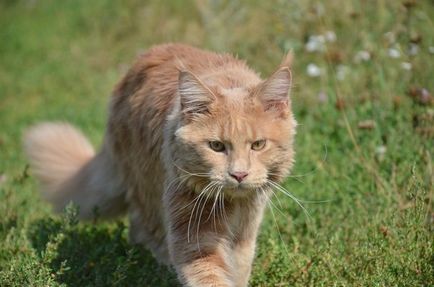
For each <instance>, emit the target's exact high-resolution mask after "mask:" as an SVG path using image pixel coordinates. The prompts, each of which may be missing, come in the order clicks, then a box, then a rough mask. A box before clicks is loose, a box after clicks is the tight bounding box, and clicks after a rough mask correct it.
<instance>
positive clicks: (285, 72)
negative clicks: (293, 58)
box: [259, 67, 291, 111]
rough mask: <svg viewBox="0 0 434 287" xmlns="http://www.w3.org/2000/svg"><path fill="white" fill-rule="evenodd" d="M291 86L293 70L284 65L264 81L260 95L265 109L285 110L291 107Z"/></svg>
mask: <svg viewBox="0 0 434 287" xmlns="http://www.w3.org/2000/svg"><path fill="white" fill-rule="evenodd" d="M290 88H291V70H289V68H288V67H282V68H280V69H279V70H277V71H276V72H275V73H274V74H273V75H271V77H270V78H268V79H267V80H266V81H265V82H263V83H262V85H261V86H260V89H259V97H260V99H261V101H262V103H263V105H264V107H265V110H270V109H274V110H275V109H278V110H280V111H283V110H284V109H286V110H287V109H288V107H289V95H288V94H289V90H290Z"/></svg>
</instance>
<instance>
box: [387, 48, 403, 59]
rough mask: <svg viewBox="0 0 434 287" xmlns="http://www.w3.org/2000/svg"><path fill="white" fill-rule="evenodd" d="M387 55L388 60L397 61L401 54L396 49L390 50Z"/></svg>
mask: <svg viewBox="0 0 434 287" xmlns="http://www.w3.org/2000/svg"><path fill="white" fill-rule="evenodd" d="M387 54H388V55H389V57H390V58H393V59H398V58H400V57H401V52H400V51H399V50H398V49H396V48H390V49H389V50H387Z"/></svg>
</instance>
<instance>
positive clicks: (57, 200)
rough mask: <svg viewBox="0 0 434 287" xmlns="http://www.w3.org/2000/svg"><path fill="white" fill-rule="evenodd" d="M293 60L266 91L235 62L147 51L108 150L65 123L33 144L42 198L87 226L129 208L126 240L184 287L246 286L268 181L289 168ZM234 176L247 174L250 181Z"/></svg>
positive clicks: (127, 85)
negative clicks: (169, 269)
mask: <svg viewBox="0 0 434 287" xmlns="http://www.w3.org/2000/svg"><path fill="white" fill-rule="evenodd" d="M291 57H292V56H291V55H288V56H287V57H286V58H285V60H284V61H283V63H282V65H281V67H280V69H278V71H277V72H276V73H274V74H273V76H271V77H270V78H269V79H268V80H265V81H264V80H262V79H261V78H260V77H259V76H258V74H257V73H255V72H254V71H252V70H251V69H250V68H249V67H248V66H247V65H246V63H245V62H243V61H241V60H238V59H236V58H234V57H232V56H231V55H228V54H216V53H212V52H208V51H203V50H199V49H196V48H193V47H190V46H186V45H181V44H166V45H160V46H156V47H153V48H151V49H150V50H148V51H147V52H146V53H145V54H143V55H142V56H140V58H139V59H138V60H137V61H136V63H135V64H134V65H133V66H132V68H131V69H130V70H129V72H128V73H127V75H126V76H125V77H124V78H123V79H122V80H121V81H120V83H119V84H118V85H117V86H116V88H115V90H114V92H113V96H112V101H111V105H110V114H109V118H108V124H107V131H106V134H105V139H104V144H103V147H102V149H101V150H100V152H98V153H97V154H95V153H94V151H93V149H92V147H91V145H90V144H89V142H88V141H87V140H86V139H85V137H84V136H83V135H82V134H81V133H80V132H79V131H77V130H76V129H74V128H73V127H71V126H70V125H67V124H58V123H45V124H40V125H37V126H35V127H33V128H32V129H30V131H29V132H28V133H27V134H26V137H25V149H26V152H27V154H28V156H29V158H30V163H31V166H32V169H33V172H34V174H35V175H36V177H37V178H39V180H40V182H41V188H42V193H43V195H44V196H45V198H47V200H49V201H50V202H51V203H53V205H54V207H55V210H57V211H59V210H61V209H62V208H63V207H64V206H65V205H66V204H67V203H68V202H71V201H72V202H74V203H76V204H77V205H78V206H79V207H80V216H81V218H84V219H87V218H92V216H93V215H94V214H95V213H97V214H100V215H102V216H104V217H110V216H114V215H117V214H121V213H122V212H123V211H125V209H126V208H128V215H129V220H130V240H131V241H132V242H133V243H141V244H144V245H146V246H147V247H148V248H149V249H150V250H151V252H152V253H153V255H154V256H155V258H156V259H157V260H158V261H159V262H161V263H164V264H167V265H172V266H173V267H174V268H175V270H176V272H177V274H178V278H179V280H180V281H181V283H182V284H184V285H185V286H193V287H199V286H201V287H205V286H226V287H227V286H233V287H235V286H237V287H242V286H247V284H248V279H249V275H250V271H251V263H252V260H253V258H254V253H255V242H256V236H257V232H258V229H259V225H260V223H261V220H262V216H263V211H264V208H265V206H266V202H267V200H268V197H269V196H270V194H271V192H270V185H269V182H272V183H273V185H274V184H277V183H278V182H281V181H282V180H283V179H284V178H285V176H286V175H287V174H288V173H289V171H290V169H291V167H292V164H293V158H294V152H293V137H294V134H295V125H296V123H295V120H294V118H293V114H292V111H291V107H290V105H291V103H290V101H289V100H288V92H289V88H290V81H291V74H290V70H289V65H290V63H291ZM180 67H181V68H182V69H180ZM258 140H264V142H265V140H266V142H267V143H266V144H265V145H264V148H263V150H261V151H255V150H253V149H252V148H251V147H252V144H253V143H254V142H256V141H258ZM210 141H221V142H225V145H227V148H228V150H227V151H226V153H218V152H216V151H215V150H212V149H210V146H209V144H208V143H209V142H210ZM237 172H242V173H245V174H248V176H247V177H246V178H245V179H244V180H243V182H242V183H239V182H238V181H236V180H235V179H234V178H233V177H232V175H233V174H236V173H237Z"/></svg>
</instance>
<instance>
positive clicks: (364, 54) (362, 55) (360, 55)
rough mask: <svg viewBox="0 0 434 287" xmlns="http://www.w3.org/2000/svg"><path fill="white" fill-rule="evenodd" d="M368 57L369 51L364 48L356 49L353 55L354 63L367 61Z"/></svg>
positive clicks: (369, 56)
mask: <svg viewBox="0 0 434 287" xmlns="http://www.w3.org/2000/svg"><path fill="white" fill-rule="evenodd" d="M370 59H371V53H369V52H368V51H365V50H362V51H358V52H357V53H356V55H355V56H354V62H356V63H361V62H367V61H369V60H370Z"/></svg>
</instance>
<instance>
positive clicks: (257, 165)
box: [176, 70, 296, 195]
mask: <svg viewBox="0 0 434 287" xmlns="http://www.w3.org/2000/svg"><path fill="white" fill-rule="evenodd" d="M281 73H282V74H281V75H277V76H276V77H277V79H274V81H275V82H276V83H274V82H273V83H267V82H268V81H270V80H272V79H269V80H268V81H267V82H265V83H263V84H261V85H260V86H258V87H254V88H251V89H248V90H247V89H240V88H236V89H230V90H227V89H218V88H215V89H213V90H199V91H196V92H198V93H199V94H200V95H199V97H198V94H195V96H194V97H195V98H194V99H195V100H196V102H191V101H190V102H188V101H185V102H184V105H185V106H184V107H183V109H184V111H187V112H186V113H184V115H183V116H184V117H185V120H184V124H183V125H182V126H181V127H180V128H179V129H178V130H177V132H176V141H177V144H178V147H179V148H178V151H179V154H177V159H178V162H177V163H176V165H177V166H178V167H179V168H180V169H182V170H184V171H185V172H190V173H193V174H196V175H195V176H192V178H194V179H195V180H197V181H199V182H215V186H216V187H217V186H218V187H222V189H224V190H230V191H231V192H232V191H233V192H232V193H233V194H234V195H238V194H239V195H243V194H244V193H246V192H247V193H248V192H249V191H252V190H257V191H260V190H261V188H263V187H265V186H266V185H267V184H269V181H270V180H273V181H281V180H282V179H283V178H284V177H285V176H286V175H287V174H288V172H289V169H290V168H291V166H292V163H293V154H294V153H293V147H292V146H293V144H292V143H293V137H294V133H295V125H296V124H295V120H294V119H293V116H292V113H291V110H290V105H289V101H288V89H289V84H290V82H289V81H290V74H288V73H289V71H287V70H282V72H281ZM187 77H189V76H188V75H187ZM188 80H189V81H192V82H190V83H189V86H188V89H189V90H188V91H189V92H192V89H193V88H197V87H196V86H197V84H200V83H194V81H195V79H194V78H190V79H188ZM282 81H283V82H284V83H283V84H282ZM285 81H287V83H286V82H285ZM192 85H193V86H192ZM266 85H268V86H269V87H265V86H266ZM270 85H272V86H271V87H270ZM201 88H202V87H201V86H199V89H201ZM196 92H195V93H196ZM203 93H206V96H205V98H202V100H203V102H197V100H198V99H199V98H200V96H201V95H202V96H203ZM191 96H192V95H191ZM194 105H196V106H194ZM190 182H193V183H194V182H195V181H194V180H193V181H190Z"/></svg>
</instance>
